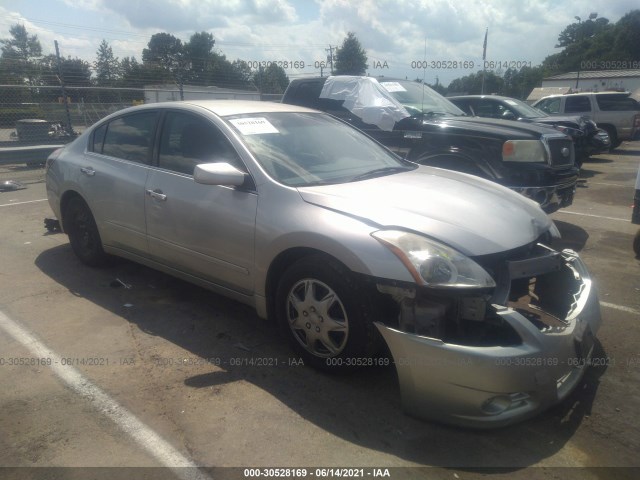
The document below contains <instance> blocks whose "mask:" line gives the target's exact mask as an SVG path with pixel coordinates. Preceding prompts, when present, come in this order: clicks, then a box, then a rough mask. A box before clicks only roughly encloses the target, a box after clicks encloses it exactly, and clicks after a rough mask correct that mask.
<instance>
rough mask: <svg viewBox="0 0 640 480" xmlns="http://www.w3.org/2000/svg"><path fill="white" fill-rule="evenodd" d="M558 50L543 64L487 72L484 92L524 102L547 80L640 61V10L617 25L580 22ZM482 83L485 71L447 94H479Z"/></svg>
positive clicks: (601, 20) (565, 35)
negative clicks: (534, 89)
mask: <svg viewBox="0 0 640 480" xmlns="http://www.w3.org/2000/svg"><path fill="white" fill-rule="evenodd" d="M556 48H560V49H561V51H560V52H558V53H554V54H551V55H549V56H547V57H546V58H545V59H544V60H543V61H542V64H541V65H537V66H534V67H523V68H521V69H520V70H514V69H509V70H507V71H506V72H504V74H502V72H487V73H486V79H485V89H484V91H485V93H497V94H500V95H505V96H508V97H515V98H521V99H524V98H526V97H527V96H528V95H529V93H530V92H531V90H532V89H533V88H535V87H539V86H540V85H541V84H542V79H543V78H545V77H550V76H553V75H558V74H561V73H567V72H572V71H573V72H576V71H579V70H592V69H594V68H597V66H599V65H603V66H604V68H606V66H607V65H612V64H613V65H614V66H612V67H610V68H611V69H616V66H615V65H616V62H627V64H632V63H633V62H640V10H632V11H630V12H629V13H627V14H626V15H624V16H623V17H622V18H621V19H620V20H618V22H616V23H615V24H611V23H609V20H607V19H606V18H597V19H588V20H585V21H582V20H578V21H577V22H575V23H572V24H571V25H568V26H567V27H565V28H564V29H563V30H562V32H560V34H559V35H558V43H557V45H556ZM594 65H595V66H596V67H593V66H594ZM618 68H619V67H618ZM481 83H482V72H478V73H475V74H471V75H468V76H466V77H462V78H457V79H455V80H453V81H451V83H449V86H448V87H447V92H448V93H449V94H453V93H459V94H469V95H473V94H479V93H480V91H481V87H480V85H481Z"/></svg>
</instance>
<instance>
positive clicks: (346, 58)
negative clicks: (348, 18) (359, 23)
mask: <svg viewBox="0 0 640 480" xmlns="http://www.w3.org/2000/svg"><path fill="white" fill-rule="evenodd" d="M366 71H367V54H366V52H365V50H364V49H363V48H362V46H361V45H360V42H359V41H358V39H357V38H356V35H355V33H353V32H349V33H347V36H346V38H345V39H344V41H343V42H342V46H340V47H339V48H338V49H337V52H336V63H335V68H334V73H335V75H364V74H365V72H366Z"/></svg>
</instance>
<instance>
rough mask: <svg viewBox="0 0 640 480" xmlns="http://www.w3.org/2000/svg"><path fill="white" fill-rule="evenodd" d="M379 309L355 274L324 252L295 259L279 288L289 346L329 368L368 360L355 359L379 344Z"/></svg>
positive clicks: (282, 324) (278, 302) (281, 318)
mask: <svg viewBox="0 0 640 480" xmlns="http://www.w3.org/2000/svg"><path fill="white" fill-rule="evenodd" d="M375 311H376V310H375V307H374V301H373V299H372V298H371V296H370V295H368V294H367V293H366V292H365V288H363V285H362V284H361V283H360V282H358V281H356V279H355V278H354V276H353V274H352V273H351V272H350V271H349V270H348V269H347V268H345V267H344V266H343V265H342V264H340V263H339V262H337V261H336V260H334V259H333V258H331V257H328V256H326V255H321V254H319V255H313V256H309V257H304V258H302V259H300V260H298V261H297V262H295V263H294V264H293V265H291V266H290V267H289V268H288V270H286V271H285V273H284V275H283V276H282V279H281V280H280V283H279V285H278V289H277V292H276V316H277V319H278V323H279V325H280V329H281V330H282V332H283V334H284V335H285V336H286V337H287V339H288V341H289V343H290V345H291V347H292V348H293V350H294V351H295V352H296V353H297V354H298V355H300V357H301V358H302V359H303V360H304V363H305V364H309V365H311V366H312V367H315V368H317V369H320V370H325V371H338V370H348V369H350V367H353V366H356V365H357V364H362V365H367V363H366V362H362V361H360V362H358V361H357V359H365V358H366V357H369V358H370V357H371V356H372V355H373V354H374V353H375V351H376V349H377V345H378V342H379V339H378V335H379V334H378V332H377V331H376V329H375V325H374V324H373V321H374V318H375ZM354 360H355V361H354Z"/></svg>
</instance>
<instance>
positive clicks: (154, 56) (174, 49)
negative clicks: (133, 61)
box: [142, 33, 190, 91]
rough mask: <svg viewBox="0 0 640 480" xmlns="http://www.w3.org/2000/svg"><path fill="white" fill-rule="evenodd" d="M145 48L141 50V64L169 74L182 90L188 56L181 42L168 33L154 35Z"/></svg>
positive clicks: (185, 77)
mask: <svg viewBox="0 0 640 480" xmlns="http://www.w3.org/2000/svg"><path fill="white" fill-rule="evenodd" d="M147 47H148V48H145V49H144V50H142V61H143V63H145V64H151V65H157V66H159V67H160V68H162V69H163V70H165V71H166V72H168V73H170V74H171V76H172V78H173V80H174V81H175V82H176V83H177V84H178V85H179V86H180V88H181V89H182V85H183V84H184V82H185V80H186V79H187V78H188V70H189V67H190V61H189V55H188V52H187V49H186V48H185V46H184V45H183V44H182V41H181V40H180V39H179V38H176V37H174V36H173V35H171V34H170V33H156V34H154V35H152V36H151V39H150V40H149V43H148V44H147ZM181 91H182V90H181Z"/></svg>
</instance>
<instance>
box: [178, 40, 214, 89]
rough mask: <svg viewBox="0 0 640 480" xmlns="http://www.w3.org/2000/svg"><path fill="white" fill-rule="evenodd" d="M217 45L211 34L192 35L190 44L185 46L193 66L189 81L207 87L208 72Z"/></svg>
mask: <svg viewBox="0 0 640 480" xmlns="http://www.w3.org/2000/svg"><path fill="white" fill-rule="evenodd" d="M215 43H216V41H215V40H214V38H213V35H211V34H210V33H207V32H200V33H194V34H193V35H191V38H190V39H189V42H188V43H187V44H186V45H185V51H186V54H187V56H188V57H189V61H190V64H191V69H190V71H189V81H191V82H194V83H199V84H202V85H206V83H207V82H206V78H207V72H208V70H209V69H210V67H211V65H212V64H213V62H214V57H215V55H216V54H215V53H214V52H213V47H214V45H215Z"/></svg>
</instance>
